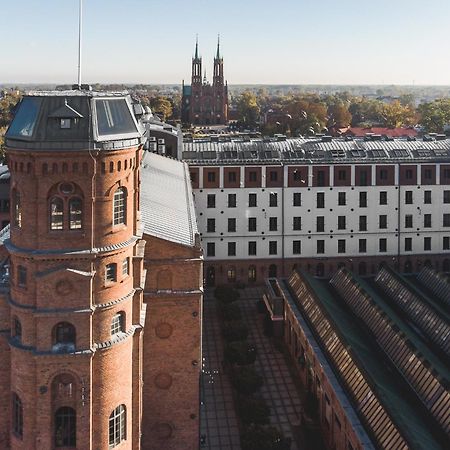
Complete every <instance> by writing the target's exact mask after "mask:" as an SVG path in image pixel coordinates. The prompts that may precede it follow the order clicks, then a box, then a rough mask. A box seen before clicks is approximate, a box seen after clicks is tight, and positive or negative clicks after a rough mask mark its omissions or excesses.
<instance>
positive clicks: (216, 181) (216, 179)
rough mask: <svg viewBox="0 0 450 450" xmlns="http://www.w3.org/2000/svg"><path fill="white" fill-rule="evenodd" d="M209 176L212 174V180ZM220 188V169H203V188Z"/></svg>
mask: <svg viewBox="0 0 450 450" xmlns="http://www.w3.org/2000/svg"><path fill="white" fill-rule="evenodd" d="M208 174H211V176H212V178H213V179H212V180H211V181H209V180H208ZM219 186H220V169H219V167H204V168H203V187H204V188H218V187H219Z"/></svg>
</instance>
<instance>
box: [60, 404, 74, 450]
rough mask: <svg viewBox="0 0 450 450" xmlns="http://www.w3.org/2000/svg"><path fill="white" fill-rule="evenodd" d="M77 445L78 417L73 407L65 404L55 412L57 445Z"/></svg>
mask: <svg viewBox="0 0 450 450" xmlns="http://www.w3.org/2000/svg"><path fill="white" fill-rule="evenodd" d="M76 445H77V418H76V413H75V410H74V409H73V408H69V407H67V406H64V407H62V408H59V409H58V410H57V411H56V412H55V447H56V448H59V447H75V446H76Z"/></svg>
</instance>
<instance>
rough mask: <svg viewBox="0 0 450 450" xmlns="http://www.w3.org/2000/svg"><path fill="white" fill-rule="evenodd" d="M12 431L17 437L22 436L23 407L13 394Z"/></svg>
mask: <svg viewBox="0 0 450 450" xmlns="http://www.w3.org/2000/svg"><path fill="white" fill-rule="evenodd" d="M12 431H13V433H14V434H15V435H16V436H17V437H20V438H22V436H23V406H22V400H20V397H19V396H18V395H17V394H16V393H15V392H14V393H13V395H12Z"/></svg>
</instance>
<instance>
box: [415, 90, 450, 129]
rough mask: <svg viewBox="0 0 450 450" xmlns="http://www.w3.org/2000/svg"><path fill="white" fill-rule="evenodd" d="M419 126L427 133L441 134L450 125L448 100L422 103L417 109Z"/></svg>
mask: <svg viewBox="0 0 450 450" xmlns="http://www.w3.org/2000/svg"><path fill="white" fill-rule="evenodd" d="M418 113H419V117H420V119H419V121H420V124H421V125H422V126H423V127H424V128H425V130H426V131H427V132H428V133H442V132H443V131H444V127H445V125H447V124H449V123H450V98H442V99H437V100H434V101H433V102H429V103H423V104H421V105H419V107H418Z"/></svg>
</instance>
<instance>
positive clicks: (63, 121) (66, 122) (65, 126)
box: [59, 119, 71, 130]
mask: <svg viewBox="0 0 450 450" xmlns="http://www.w3.org/2000/svg"><path fill="white" fill-rule="evenodd" d="M70 126H71V123H70V119H60V122H59V127H60V128H61V129H62V130H64V129H69V128H70Z"/></svg>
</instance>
